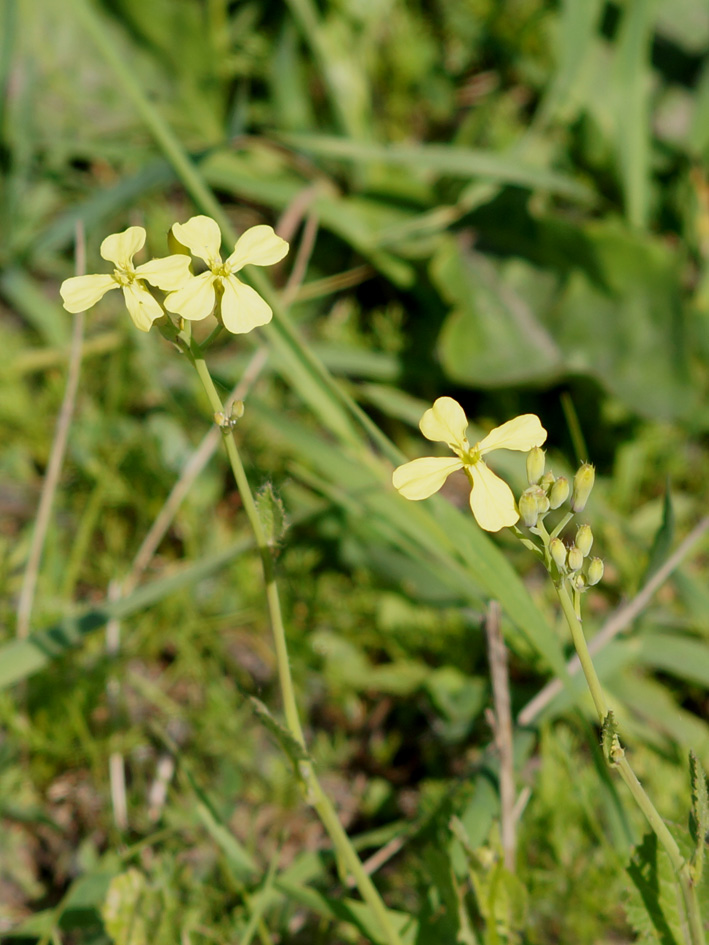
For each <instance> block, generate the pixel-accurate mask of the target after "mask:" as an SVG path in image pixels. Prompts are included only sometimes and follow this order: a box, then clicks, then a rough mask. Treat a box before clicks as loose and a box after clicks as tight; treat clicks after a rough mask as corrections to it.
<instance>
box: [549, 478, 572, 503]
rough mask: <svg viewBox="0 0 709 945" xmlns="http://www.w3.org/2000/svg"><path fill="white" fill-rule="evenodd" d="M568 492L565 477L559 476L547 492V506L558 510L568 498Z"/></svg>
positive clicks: (567, 482)
mask: <svg viewBox="0 0 709 945" xmlns="http://www.w3.org/2000/svg"><path fill="white" fill-rule="evenodd" d="M569 492H570V487H569V480H568V479H567V478H566V476H559V478H558V479H557V480H556V481H555V482H554V485H553V486H552V487H551V490H550V492H549V505H550V506H551V507H552V508H553V509H558V508H559V506H560V505H563V504H564V502H566V500H567V499H568V498H569Z"/></svg>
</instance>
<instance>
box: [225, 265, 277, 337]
mask: <svg viewBox="0 0 709 945" xmlns="http://www.w3.org/2000/svg"><path fill="white" fill-rule="evenodd" d="M221 312H222V322H223V323H224V327H225V328H226V329H227V331H231V332H233V333H234V334H235V335H241V334H243V333H244V332H247V331H251V329H252V328H257V327H258V326H259V325H265V324H267V323H268V322H270V321H271V318H272V317H273V312H272V311H271V306H270V305H269V304H268V303H267V302H265V301H264V300H263V299H262V298H261V296H260V295H259V294H258V292H256V291H254V289H252V288H251V286H248V285H244V283H243V282H240V281H239V280H238V279H237V278H236V276H228V277H227V278H226V279H224V295H223V296H222V303H221Z"/></svg>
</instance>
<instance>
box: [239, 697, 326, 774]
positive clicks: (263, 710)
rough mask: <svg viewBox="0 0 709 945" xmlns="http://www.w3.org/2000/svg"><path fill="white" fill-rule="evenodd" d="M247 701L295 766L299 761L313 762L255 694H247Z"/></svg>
mask: <svg viewBox="0 0 709 945" xmlns="http://www.w3.org/2000/svg"><path fill="white" fill-rule="evenodd" d="M249 703H250V705H251V708H252V709H253V711H254V715H256V717H257V718H258V720H259V722H261V724H262V725H263V726H264V728H266V729H268V731H269V732H270V733H271V735H273V737H274V739H275V740H276V742H277V743H278V744H279V745H280V747H281V748H282V749H283V751H284V752H285V753H286V754H287V755H288V757H289V758H290V760H291V762H292V763H293V766H294V767H297V765H298V763H299V762H301V761H308V762H310V763H311V764H313V759H312V758H311V756H310V755H309V754H308V751H307V750H306V749H305V748H304V747H303V746H302V745H301V744H300V742H299V741H298V740H297V739H296V738H294V737H293V735H291V733H290V732H289V731H288V729H287V728H286V727H285V726H284V725H281V723H280V722H279V721H278V719H276V718H274V716H273V715H271V713H270V712H269V710H268V708H267V707H266V706H265V705H264V703H263V702H261V700H260V699H257V698H256V696H249Z"/></svg>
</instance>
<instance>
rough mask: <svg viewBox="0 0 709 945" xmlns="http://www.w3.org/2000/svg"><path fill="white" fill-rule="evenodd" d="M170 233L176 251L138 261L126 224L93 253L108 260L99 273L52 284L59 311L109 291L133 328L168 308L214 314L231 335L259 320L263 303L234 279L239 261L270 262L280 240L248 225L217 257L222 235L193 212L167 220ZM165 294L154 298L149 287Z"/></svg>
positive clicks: (140, 240) (135, 234)
mask: <svg viewBox="0 0 709 945" xmlns="http://www.w3.org/2000/svg"><path fill="white" fill-rule="evenodd" d="M172 234H173V237H174V240H175V241H176V242H177V244H178V245H179V246H180V247H181V249H184V252H179V253H175V254H173V255H171V256H166V257H165V258H163V259H152V260H150V262H146V263H142V264H141V265H139V266H135V265H134V264H133V257H134V256H135V254H136V253H138V252H139V251H140V250H141V249H142V248H143V246H144V245H145V238H146V233H145V230H144V229H143V227H141V226H130V227H128V229H127V230H124V231H123V232H122V233H114V234H113V235H112V236H108V237H106V239H105V240H104V241H103V243H101V249H100V252H101V256H102V257H103V258H104V259H105V260H107V261H108V262H112V263H113V264H114V267H115V268H114V270H113V272H112V273H110V274H105V275H88V276H73V277H72V278H71V279H66V280H65V281H64V282H63V283H62V285H61V288H60V290H59V291H60V293H61V296H62V301H63V303H64V308H65V309H66V310H67V311H68V312H83V311H85V310H86V309H88V308H91V306H92V305H95V304H96V303H97V302H98V301H99V300H100V299H101V298H103V296H104V295H105V294H106V293H107V292H110V291H111V289H122V291H123V298H124V300H125V303H126V308H127V309H128V313H129V314H130V316H131V318H132V319H133V322H134V324H135V326H136V328H139V329H140V330H141V331H149V330H150V328H151V326H152V324H153V322H155V321H156V319H158V318H161V317H162V316H164V315H165V314H166V312H170V313H172V314H174V315H178V316H180V317H181V318H184V319H187V320H188V321H200V320H201V319H203V318H207V316H208V315H211V314H212V313H214V314H215V315H216V316H217V318H219V319H220V321H221V322H222V324H223V325H224V327H225V328H226V329H227V330H228V331H231V332H233V333H234V334H242V333H244V332H247V331H251V330H252V329H253V328H256V327H257V326H259V325H265V324H267V322H269V321H270V320H271V318H272V316H273V312H272V311H271V307H270V306H269V305H268V303H267V302H266V301H264V299H262V298H261V296H260V295H259V294H258V293H257V292H255V291H254V290H253V289H252V288H251V287H250V286H248V285H246V284H245V283H243V282H242V281H241V280H240V279H238V278H237V276H236V273H237V272H239V271H240V270H241V269H243V268H244V266H249V265H251V266H271V265H273V264H274V263H277V262H280V260H281V259H283V257H284V256H285V255H286V253H287V252H288V243H287V242H286V241H285V240H283V239H281V237H280V236H277V235H276V233H275V232H274V230H273V228H272V227H270V226H253V227H251V229H249V230H246V232H245V233H244V234H243V235H242V236H241V237H240V238H239V239H238V240H237V242H236V245H235V246H234V250H233V252H232V253H231V254H230V255H229V256H228V257H227V258H226V259H225V260H222V257H221V255H220V248H221V244H222V236H221V233H220V231H219V226H218V225H217V223H216V222H215V221H214V220H212V219H211V218H210V217H206V216H196V217H192V219H191V220H188V221H187V223H184V224H181V223H175V224H174V226H173V227H172ZM188 252H189V253H191V254H192V255H193V256H195V257H197V258H198V259H200V260H202V262H204V263H205V264H206V267H207V268H206V270H205V271H204V272H201V273H200V274H199V275H194V274H193V272H192V265H191V260H190V257H189V255H188ZM150 287H153V288H156V289H160V290H161V291H163V292H165V293H167V295H166V296H165V298H164V300H163V301H162V303H161V302H160V301H159V300H158V299H157V298H156V296H155V294H154V293H153V292H152V291H151V288H150Z"/></svg>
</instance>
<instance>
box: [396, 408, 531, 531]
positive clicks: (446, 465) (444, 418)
mask: <svg viewBox="0 0 709 945" xmlns="http://www.w3.org/2000/svg"><path fill="white" fill-rule="evenodd" d="M419 427H420V429H421V432H422V433H423V435H424V436H425V437H426V439H428V440H433V441H434V442H441V443H447V444H448V446H450V448H451V449H452V450H453V452H454V453H455V454H456V458H455V459H447V458H440V457H432V456H431V457H428V456H427V457H423V458H421V459H415V460H413V462H411V463H405V464H404V465H403V466H399V467H398V469H395V470H394V475H393V477H392V481H393V483H394V487H395V488H396V489H397V490H398V491H399V492H400V493H401V495H403V496H404V497H405V498H407V499H427V498H428V497H429V496H430V495H433V493H434V492H438V490H439V489H440V488H441V486H442V485H443V483H444V482H445V481H446V479H447V478H448V476H449V475H450V474H451V473H452V472H455V471H456V470H457V469H464V470H465V473H466V475H467V477H468V479H469V480H470V484H471V486H472V491H471V493H470V508H471V509H472V510H473V515H474V516H475V519H476V521H477V523H478V525H479V526H480V527H481V528H484V529H485V530H486V531H488V532H497V531H499V530H500V529H501V528H504V527H505V526H506V525H514V524H515V522H516V521H517V520H518V518H519V512H518V511H517V506H516V504H515V499H514V496H513V495H512V490H511V489H510V487H509V486H508V485H507V483H506V482H503V481H502V479H500V478H499V477H498V476H496V475H495V473H494V472H492V470H491V469H489V468H488V466H487V465H486V464H485V461H484V459H483V456H485V455H486V454H487V453H491V452H492V451H493V450H521V451H523V452H526V451H527V450H531V449H532V447H534V446H541V445H542V443H543V442H544V441H545V440H546V438H547V431H546V430H545V429H544V427H543V426H542V425H541V422H540V420H539V417H537V416H535V415H534V414H533V413H526V414H523V416H521V417H515V419H514V420H508V421H507V423H503V424H502V426H499V427H495V429H494V430H491V431H490V433H488V435H487V436H486V437H484V438H483V439H482V440H480V442H479V443H476V444H475V446H473V447H471V446H470V443H468V438H467V437H466V435H465V433H466V430H467V428H468V419H467V417H466V416H465V412H464V410H463V408H462V407H461V406H460V404H459V403H458V402H457V401H455V400H453V398H452V397H439V398H438V400H437V401H436V402H435V403H434V405H433V407H431V408H430V410H427V411H426V412H425V413H424V415H423V417H421V422H420V423H419Z"/></svg>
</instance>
